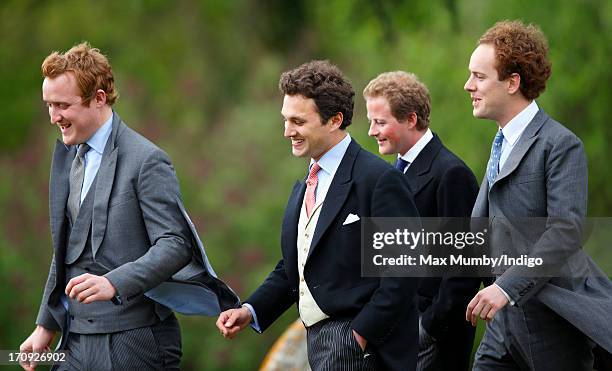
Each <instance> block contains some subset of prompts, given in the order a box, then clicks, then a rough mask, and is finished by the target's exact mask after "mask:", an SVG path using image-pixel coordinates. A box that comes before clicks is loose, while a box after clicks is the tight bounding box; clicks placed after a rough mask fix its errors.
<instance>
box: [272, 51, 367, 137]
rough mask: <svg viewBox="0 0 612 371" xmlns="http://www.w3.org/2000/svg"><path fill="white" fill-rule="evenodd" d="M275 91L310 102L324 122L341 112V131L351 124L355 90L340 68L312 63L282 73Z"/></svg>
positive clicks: (328, 63)
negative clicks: (297, 96)
mask: <svg viewBox="0 0 612 371" xmlns="http://www.w3.org/2000/svg"><path fill="white" fill-rule="evenodd" d="M278 88H279V89H280V91H281V93H283V94H285V95H296V94H299V95H302V96H304V97H306V98H311V99H313V100H314V102H315V106H316V107H317V111H318V113H319V115H320V116H321V120H322V121H323V123H326V122H327V120H329V119H330V118H331V117H332V116H334V115H336V114H337V113H338V112H341V113H342V117H343V120H342V124H341V125H340V129H343V130H344V129H345V128H346V127H347V126H349V125H350V124H351V120H352V118H353V107H354V101H353V99H354V97H355V91H354V90H353V87H352V86H351V83H350V82H349V81H348V80H347V79H346V78H345V77H344V76H343V75H342V72H341V71H340V69H339V68H338V67H336V66H335V65H333V64H332V63H330V62H329V61H327V60H315V61H311V62H308V63H304V64H302V65H301V66H299V67H297V68H294V69H292V70H289V71H286V72H283V74H282V75H281V77H280V80H279V82H278Z"/></svg>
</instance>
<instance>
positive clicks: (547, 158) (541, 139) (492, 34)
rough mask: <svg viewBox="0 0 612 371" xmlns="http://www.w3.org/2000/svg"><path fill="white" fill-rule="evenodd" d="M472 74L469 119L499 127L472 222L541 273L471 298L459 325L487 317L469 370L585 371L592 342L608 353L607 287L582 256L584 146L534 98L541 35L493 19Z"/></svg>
mask: <svg viewBox="0 0 612 371" xmlns="http://www.w3.org/2000/svg"><path fill="white" fill-rule="evenodd" d="M469 71H470V76H469V78H468V80H467V82H466V83H465V86H464V89H465V90H466V91H467V92H468V93H469V94H470V97H471V100H472V106H473V115H474V117H477V118H481V119H488V120H493V121H495V122H496V124H497V134H496V135H495V139H494V141H493V145H492V147H491V156H490V159H489V162H488V165H487V172H486V174H485V177H484V179H483V181H482V185H481V188H480V192H479V194H478V197H477V199H476V204H475V205H474V210H473V212H472V216H473V217H488V218H489V220H490V229H489V231H490V235H489V239H490V244H491V247H492V251H494V252H501V251H504V252H507V251H512V250H514V251H520V252H521V253H525V252H526V253H527V255H528V256H529V258H542V259H543V262H544V268H545V270H544V269H541V268H538V269H537V270H535V271H534V270H530V268H529V267H526V266H520V265H515V266H511V267H508V268H507V269H505V270H502V271H497V272H495V273H496V279H495V280H494V283H492V284H490V285H489V286H487V287H485V288H484V289H483V290H481V291H480V292H479V293H478V294H477V295H476V296H475V297H474V298H473V299H472V300H471V302H470V303H469V305H468V307H467V310H466V319H467V320H468V321H471V322H472V324H473V325H476V322H477V320H478V318H481V319H486V320H487V321H488V323H487V327H486V331H485V334H484V337H483V339H482V342H481V343H480V346H479V348H478V351H477V352H476V359H475V364H474V369H475V370H501V369H503V370H538V371H539V370H555V371H557V370H568V371H569V370H572V371H575V370H592V368H593V342H596V343H598V344H599V345H600V346H601V347H602V348H604V349H606V350H607V351H608V352H610V351H612V331H611V329H610V325H609V323H608V318H609V313H612V295H611V293H612V285H611V283H610V280H609V279H608V277H607V276H606V275H605V274H603V273H602V272H601V271H600V270H599V269H598V268H597V266H596V265H595V264H594V262H593V261H592V260H591V259H590V258H588V257H587V256H586V255H585V254H580V251H581V250H580V246H581V241H582V236H581V230H582V228H583V222H584V217H586V211H587V176H588V169H587V160H586V155H585V152H584V148H583V145H582V142H581V141H580V139H578V138H577V137H576V135H574V133H572V132H571V131H570V130H568V129H567V128H566V127H564V126H563V125H561V124H560V123H558V122H557V121H555V120H554V119H552V118H551V117H550V116H548V115H547V114H546V113H545V112H544V111H543V110H542V109H541V108H540V107H539V106H538V104H537V103H536V101H535V99H536V98H537V97H538V96H539V95H540V93H542V92H543V91H544V88H545V86H546V81H547V80H548V78H549V77H550V74H551V63H550V61H549V60H548V45H547V41H546V38H545V36H544V34H543V33H542V31H541V30H540V29H539V28H538V27H536V26H534V25H525V24H523V23H522V22H520V21H503V22H498V23H496V24H495V25H494V26H493V27H492V28H490V29H489V30H487V32H485V34H484V35H483V36H482V37H481V38H480V40H479V41H478V43H477V47H476V49H475V50H474V52H473V53H472V56H471V58H470V63H469ZM526 218H529V222H528V223H526V222H525V221H526ZM526 224H527V225H526ZM570 260H571V261H570Z"/></svg>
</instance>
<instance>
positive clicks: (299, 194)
mask: <svg viewBox="0 0 612 371" xmlns="http://www.w3.org/2000/svg"><path fill="white" fill-rule="evenodd" d="M305 192H306V183H304V182H303V181H299V180H298V181H297V182H295V185H294V186H293V190H292V191H291V196H290V197H289V202H288V203H287V207H286V209H285V216H284V217H283V228H282V232H281V236H282V237H281V244H282V249H283V250H284V253H285V256H286V257H287V261H288V262H293V261H296V262H297V255H296V254H297V229H298V221H299V218H300V210H301V208H302V202H303V200H304V193H305ZM290 266H291V267H293V265H291V264H288V263H285V267H290Z"/></svg>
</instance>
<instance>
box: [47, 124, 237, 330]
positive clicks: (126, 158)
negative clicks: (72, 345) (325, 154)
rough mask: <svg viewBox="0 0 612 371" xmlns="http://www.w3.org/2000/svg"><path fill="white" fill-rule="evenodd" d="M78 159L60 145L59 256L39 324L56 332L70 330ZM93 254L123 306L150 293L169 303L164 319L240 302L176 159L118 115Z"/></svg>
mask: <svg viewBox="0 0 612 371" xmlns="http://www.w3.org/2000/svg"><path fill="white" fill-rule="evenodd" d="M74 156H75V149H74V148H68V147H66V146H65V145H64V144H63V143H62V142H61V141H59V140H58V142H57V143H56V147H55V152H54V155H53V161H52V166H51V179H50V184H49V188H50V189H49V213H50V223H51V224H50V226H51V236H52V240H53V251H54V254H53V259H52V262H51V268H50V271H49V276H48V279H47V284H46V287H45V291H44V294H43V299H42V303H41V306H40V309H39V313H38V317H37V320H36V323H37V324H39V325H42V326H44V327H46V328H49V329H53V330H60V329H63V328H64V324H65V315H66V308H65V306H64V305H63V304H62V301H61V296H62V295H63V291H64V288H65V285H66V283H67V282H65V265H64V262H65V261H66V260H67V258H66V244H67V241H68V239H69V237H70V226H69V222H68V220H67V218H66V201H67V199H68V193H69V181H68V177H69V172H70V166H71V163H72V160H73V159H74ZM91 248H92V252H93V256H94V260H95V261H96V262H97V263H99V264H100V265H101V266H103V267H105V268H107V270H108V272H107V273H106V274H105V275H104V276H105V277H106V278H108V280H109V281H110V282H111V283H112V284H113V286H114V287H115V288H116V289H117V293H118V298H117V300H118V301H120V302H121V301H130V300H133V299H134V298H137V297H140V298H142V295H143V294H147V295H148V296H149V297H151V298H152V299H154V300H156V301H158V302H159V303H161V304H163V307H160V310H161V312H162V313H163V312H165V313H166V314H168V313H169V310H168V308H171V309H174V310H178V311H180V312H184V313H187V314H205V315H216V314H218V313H219V311H220V310H222V309H224V308H228V307H234V306H236V305H238V303H239V300H238V298H237V296H236V295H235V294H234V293H233V291H232V290H231V289H229V287H227V286H226V285H225V284H224V283H223V282H221V281H220V280H218V279H217V278H216V275H215V273H214V271H213V270H212V267H211V266H210V263H209V262H208V259H207V257H206V254H205V252H204V248H203V246H202V244H201V242H200V239H199V237H198V235H197V231H196V230H195V227H194V226H193V223H191V220H189V217H188V216H187V213H186V211H185V208H184V206H183V204H182V202H181V200H180V193H179V185H178V181H177V178H176V174H175V172H174V168H173V166H172V164H171V162H170V159H169V158H168V156H167V155H166V153H164V152H163V151H162V150H161V149H159V148H158V147H157V146H155V145H154V144H153V143H151V142H150V141H148V140H147V139H145V138H144V137H142V136H141V135H139V134H138V133H136V132H135V131H133V130H132V129H130V128H128V127H127V126H126V125H125V124H124V123H123V121H121V118H120V117H119V116H118V115H117V113H115V112H113V121H112V133H111V136H110V138H109V140H108V142H107V143H106V147H105V149H104V153H103V155H102V161H101V163H100V168H99V170H98V174H97V181H96V183H95V198H94V201H93V215H92V221H91ZM68 260H72V259H71V257H70V256H68ZM168 288H170V289H168ZM158 313H159V312H158Z"/></svg>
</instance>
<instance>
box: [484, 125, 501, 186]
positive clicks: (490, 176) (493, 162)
mask: <svg viewBox="0 0 612 371" xmlns="http://www.w3.org/2000/svg"><path fill="white" fill-rule="evenodd" d="M503 141H504V133H503V132H502V131H501V130H498V131H497V134H495V139H493V145H491V157H489V164H488V165H487V180H488V182H489V189H491V186H492V185H493V182H494V181H495V178H497V174H499V158H500V157H501V151H502V143H503Z"/></svg>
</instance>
